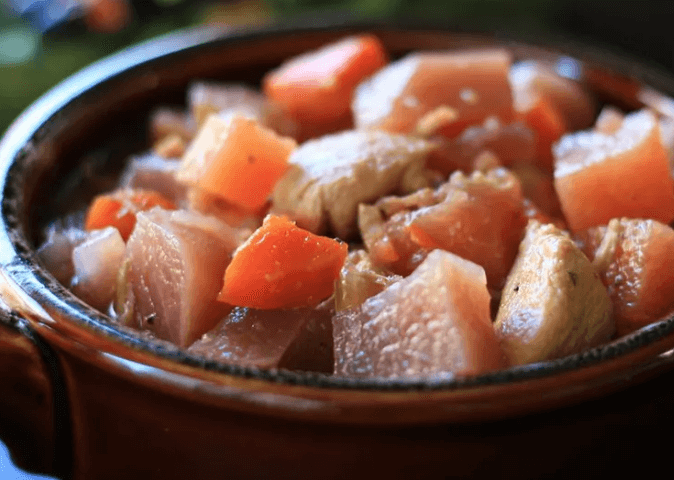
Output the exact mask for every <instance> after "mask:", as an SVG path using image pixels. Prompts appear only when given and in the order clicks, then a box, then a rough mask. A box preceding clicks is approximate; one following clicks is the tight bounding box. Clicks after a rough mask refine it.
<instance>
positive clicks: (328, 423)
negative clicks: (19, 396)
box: [0, 29, 674, 479]
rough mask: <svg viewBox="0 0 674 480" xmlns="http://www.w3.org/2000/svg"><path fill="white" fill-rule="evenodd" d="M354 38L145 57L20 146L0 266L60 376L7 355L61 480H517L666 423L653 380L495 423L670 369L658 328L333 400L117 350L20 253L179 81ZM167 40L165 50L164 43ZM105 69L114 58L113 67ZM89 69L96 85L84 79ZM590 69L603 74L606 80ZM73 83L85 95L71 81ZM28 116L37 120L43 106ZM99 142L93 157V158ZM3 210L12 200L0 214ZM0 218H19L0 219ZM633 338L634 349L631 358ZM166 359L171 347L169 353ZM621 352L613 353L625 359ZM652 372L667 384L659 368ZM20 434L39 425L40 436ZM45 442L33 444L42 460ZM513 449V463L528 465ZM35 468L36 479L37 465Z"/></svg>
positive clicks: (256, 40) (614, 91)
mask: <svg viewBox="0 0 674 480" xmlns="http://www.w3.org/2000/svg"><path fill="white" fill-rule="evenodd" d="M352 31H357V29H352V30H350V29H332V30H327V31H308V32H304V33H299V32H296V33H277V34H265V35H258V36H256V35H249V36H243V37H240V38H239V37H236V36H234V37H233V38H232V39H230V40H223V41H220V42H216V43H214V44H211V45H204V46H201V47H197V48H196V49H192V50H190V49H188V50H187V51H186V52H183V53H177V54H175V55H172V56H169V57H166V58H161V56H160V58H158V59H156V60H153V61H152V62H149V63H147V64H144V65H142V66H141V67H139V68H137V69H135V70H133V72H131V73H125V72H122V73H121V74H119V75H116V76H113V77H112V78H109V79H106V80H105V81H103V82H102V83H99V84H97V85H96V86H95V87H93V88H92V89H89V90H86V91H84V92H83V93H82V94H81V95H77V98H76V99H75V100H74V101H71V102H69V103H68V104H67V105H66V106H65V108H63V109H61V110H59V112H58V114H57V115H55V116H54V117H52V118H51V119H50V120H48V121H47V122H46V124H45V125H44V126H43V127H42V128H41V130H40V132H39V133H38V134H36V135H35V136H34V137H33V138H34V140H33V142H32V143H31V144H30V145H28V146H27V147H26V148H24V149H23V150H22V153H21V157H22V159H23V160H22V162H23V165H22V166H16V165H15V166H14V167H12V168H13V169H14V170H13V171H12V172H10V175H9V177H8V178H10V179H12V178H19V177H21V176H22V175H23V178H25V179H26V182H25V184H24V185H23V188H22V189H21V191H20V192H17V191H15V190H16V189H17V188H19V187H18V186H17V185H16V184H11V182H10V183H6V184H5V187H4V194H3V217H4V220H5V222H6V224H5V225H4V227H7V224H9V225H10V227H13V229H12V228H10V229H9V230H7V229H5V230H3V231H2V232H1V234H2V235H4V236H5V237H4V238H0V241H2V242H4V243H3V245H2V248H3V249H5V248H10V249H13V250H12V251H13V252H15V253H16V256H13V255H9V254H8V253H7V251H6V250H5V251H4V252H3V253H0V258H1V259H2V262H3V267H4V270H5V271H6V272H9V273H10V274H11V275H12V276H13V278H14V279H15V281H16V283H17V284H18V285H19V286H20V287H21V288H22V289H24V290H25V291H26V292H27V293H28V294H29V295H30V296H31V297H32V298H33V299H34V300H37V303H38V304H40V307H41V309H40V310H39V311H32V310H30V308H27V310H25V311H22V312H21V313H22V314H23V316H24V317H25V318H26V319H28V322H29V324H30V327H31V328H32V329H33V330H34V331H35V334H36V335H37V336H39V337H40V338H41V339H43V340H45V341H46V343H47V344H48V345H49V347H50V348H52V349H53V350H54V351H55V355H56V358H57V362H56V363H57V365H58V372H57V373H54V372H53V368H52V367H49V366H45V362H44V360H43V356H44V353H41V352H37V351H34V350H32V351H31V348H32V347H30V346H29V345H28V346H26V347H25V349H24V350H23V351H22V352H25V353H22V352H20V353H18V354H12V355H13V357H14V358H20V357H21V356H23V357H25V361H26V364H27V365H35V371H36V372H37V373H36V374H35V375H36V377H38V380H37V381H35V382H33V383H32V386H33V388H37V389H38V390H39V391H40V392H42V393H43V394H44V395H47V396H49V395H50V392H51V391H52V390H53V389H54V388H56V389H61V388H65V390H66V392H67V398H68V399H69V402H70V403H69V410H68V413H69V416H67V419H68V421H69V422H72V423H71V425H72V437H71V438H69V435H70V434H69V432H67V431H65V430H59V429H56V430H58V431H59V432H62V437H60V438H58V439H56V441H55V442H54V443H59V442H64V443H67V444H68V445H72V458H73V463H72V471H73V477H74V478H155V477H157V476H159V475H161V477H162V478H185V477H189V478H192V479H198V478H213V476H215V475H226V476H227V477H228V478H265V477H269V478H278V477H296V476H307V475H310V474H311V475H314V476H316V477H319V478H344V477H347V476H356V477H360V476H362V475H364V474H371V475H375V474H376V475H378V476H384V475H385V476H387V477H390V478H409V477H415V476H419V477H431V476H444V475H447V474H475V473H478V474H480V473H498V472H503V471H504V470H508V469H512V470H514V471H518V472H519V473H525V474H529V476H531V475H544V474H552V473H560V472H561V473H562V474H563V473H564V472H566V473H570V472H574V471H575V469H576V468H579V467H580V466H581V465H582V464H583V463H584V459H582V458H580V459H579V458H577V455H576V452H577V451H578V449H579V448H581V449H584V451H586V452H594V453H596V454H597V455H602V456H603V457H602V458H608V457H607V454H608V453H609V452H608V451H607V450H606V446H605V445H604V444H601V445H596V444H595V440H596V439H597V438H599V437H602V436H603V435H604V434H605V432H602V430H603V429H605V428H606V427H607V426H608V425H613V426H614V427H616V424H617V427H616V428H617V433H619V434H620V435H627V437H625V438H627V440H626V445H627V446H628V448H634V447H637V446H638V447H639V448H643V447H644V446H645V445H646V444H648V442H640V443H639V444H638V445H637V444H636V443H635V442H634V441H632V442H630V441H629V438H633V437H630V435H634V436H636V432H635V430H634V428H633V427H634V423H635V421H636V422H637V423H639V422H641V423H647V424H648V422H652V423H653V424H657V423H659V422H663V421H666V420H670V421H671V418H670V417H669V416H666V415H665V416H663V415H662V412H661V410H662V409H661V408H659V403H658V400H657V399H655V401H654V399H653V398H643V397H642V396H641V395H640V393H643V392H647V393H651V394H653V395H655V394H657V395H660V396H661V398H665V399H671V398H674V394H673V393H672V392H671V391H670V390H669V389H666V388H663V386H662V383H660V382H656V383H654V382H651V383H648V384H646V386H645V387H642V388H643V390H636V389H635V388H632V389H629V390H628V391H627V392H623V393H621V394H617V395H614V396H613V397H608V398H607V400H606V402H610V404H608V405H607V404H606V402H599V401H594V402H588V403H586V404H585V405H583V406H579V407H567V408H563V409H562V410H559V411H557V412H555V413H548V414H536V415H530V416H528V417H526V418H522V419H516V420H498V421H496V419H500V418H504V417H509V416H513V415H521V414H524V413H527V412H535V411H539V410H543V409H549V408H553V407H559V406H561V405H564V404H567V403H576V402H579V401H581V400H584V399H587V398H590V397H595V396H599V395H608V394H609V393H610V392H613V391H616V390H620V389H624V388H625V387H626V386H627V385H629V384H632V383H634V382H636V381H640V380H641V381H643V380H645V379H647V378H649V377H652V376H654V375H656V374H658V373H661V372H662V371H665V370H668V369H669V363H670V356H668V355H664V356H663V355H662V353H663V352H666V351H668V350H670V349H671V348H672V347H674V338H672V335H670V333H671V330H672V322H671V321H669V323H665V324H663V325H661V326H660V327H657V328H656V327H654V328H652V329H651V331H650V332H651V337H648V336H641V337H635V340H633V341H632V343H629V342H627V343H624V344H621V345H618V346H616V347H610V348H607V349H604V350H601V351H600V352H599V353H597V354H596V355H598V356H599V357H598V358H600V357H601V355H604V354H606V356H607V358H608V359H609V360H607V361H605V362H603V363H602V362H599V363H597V362H596V359H595V358H589V359H587V360H583V359H580V360H579V361H576V363H574V364H573V365H574V366H575V367H578V366H579V365H581V366H582V365H587V366H585V367H584V368H574V369H569V368H568V362H567V363H566V364H565V363H564V362H560V363H559V365H560V366H561V368H560V369H559V372H560V373H559V374H557V375H547V376H544V377H541V378H536V376H533V377H531V379H530V380H527V381H520V382H511V383H498V382H497V383H496V384H495V385H490V384H485V385H482V386H479V385H478V386H476V387H474V388H466V389H460V388H459V389H456V390H452V389H444V390H443V389H442V388H440V389H428V390H424V389H421V390H419V389H414V390H412V391H405V390H400V389H398V390H396V391H395V392H387V391H386V389H383V390H384V391H377V389H372V388H370V389H369V390H365V391H363V390H348V389H347V390H339V389H331V388H315V387H312V386H311V385H309V386H307V385H302V384H294V385H293V384H283V383H282V382H280V383H279V382H268V381H266V380H265V379H264V378H265V377H264V375H263V376H261V377H260V378H258V379H256V378H246V376H236V375H235V376H231V375H223V374H222V373H218V372H213V371H209V370H207V369H202V368H195V366H194V364H193V363H190V362H189V361H185V362H182V363H178V362H175V361H173V360H171V358H169V357H167V356H164V357H161V356H157V355H151V354H148V352H147V347H145V346H144V345H143V344H142V342H140V341H139V340H138V339H136V340H135V343H134V341H133V337H132V336H129V334H126V335H127V336H128V337H129V338H131V340H128V341H126V340H124V339H122V340H124V341H122V340H120V337H119V332H118V331H117V330H116V329H115V328H114V327H111V326H109V325H107V324H106V323H104V322H103V323H100V322H97V321H95V320H96V319H97V318H100V316H98V317H97V316H96V315H95V314H94V313H93V312H92V311H90V310H87V309H86V308H85V307H83V306H82V305H80V304H79V303H78V302H77V301H76V300H74V299H72V297H70V296H68V295H67V294H65V292H64V291H63V289H62V288H61V287H60V286H58V285H55V284H53V279H50V278H49V276H48V275H47V276H45V275H44V273H41V272H39V271H34V269H33V268H32V266H31V265H30V259H31V258H32V249H33V248H34V246H35V244H36V242H37V240H38V239H39V235H38V232H39V230H40V227H41V225H42V224H43V223H44V221H46V220H47V219H49V218H53V216H54V215H58V214H61V213H63V211H64V209H65V208H69V207H71V206H72V204H73V203H76V202H77V201H78V199H77V196H78V195H80V196H81V197H82V200H85V199H86V198H88V197H89V196H90V195H91V194H92V193H93V192H91V191H90V190H83V189H81V188H80V185H78V184H73V185H72V186H71V187H70V188H67V187H66V186H64V185H62V179H63V177H64V176H68V172H71V171H72V170H73V168H74V167H75V166H76V165H77V164H78V163H79V162H80V161H81V160H82V159H83V158H84V159H87V161H88V162H91V163H92V164H96V163H97V162H99V160H100V159H102V160H100V162H102V163H101V164H102V165H105V166H104V167H103V170H105V169H106V168H108V167H111V168H112V169H113V170H114V168H115V167H117V168H118V167H119V166H120V165H121V162H122V161H123V159H124V158H125V157H126V156H127V155H128V154H129V153H131V152H133V151H137V150H138V147H139V145H142V144H143V142H144V141H145V130H144V128H145V127H144V120H145V118H146V115H147V114H148V112H149V111H150V110H151V108H152V107H153V106H156V105H157V104H161V103H164V102H168V103H172V102H179V101H181V99H182V95H183V94H184V90H185V87H186V85H187V84H188V83H189V81H190V80H191V79H193V78H213V79H226V80H238V81H249V82H257V81H258V80H259V78H260V76H261V75H262V73H263V72H265V71H266V70H268V69H269V68H270V67H272V66H274V65H277V64H278V63H280V62H281V61H282V60H283V59H284V58H286V57H288V56H290V55H293V54H296V53H299V52H302V51H306V50H309V49H312V48H315V47H317V46H319V45H321V44H324V43H326V42H328V41H331V40H333V39H335V38H338V37H340V36H342V35H344V34H346V33H350V32H352ZM376 33H377V34H378V35H379V36H380V38H382V40H383V41H384V43H385V44H386V45H387V47H388V48H389V49H390V51H392V52H393V53H394V54H402V53H404V52H406V51H409V50H417V49H428V48H434V49H439V48H448V47H456V46H461V47H465V46H478V45H489V44H492V43H493V41H494V39H493V37H492V36H489V35H460V34H459V35H457V34H452V33H449V32H440V31H426V32H424V31H404V30H397V29H379V30H376ZM190 38H191V40H190V41H192V42H194V39H193V38H192V37H190ZM204 38H208V35H206V36H205V37H204ZM165 41H167V40H165ZM171 41H173V42H176V43H175V45H174V46H173V47H170V42H171ZM168 42H169V43H168V44H167V45H169V46H168V47H167V51H170V50H171V49H172V48H173V49H177V50H180V49H181V48H183V47H188V46H189V45H190V43H189V42H185V41H184V38H183V37H180V36H175V37H170V38H169V39H168ZM181 42H183V43H181ZM176 45H177V47H176ZM525 50H526V49H525ZM533 50H536V49H533ZM533 50H532V51H533ZM536 51H537V52H538V55H541V54H543V53H542V52H541V51H538V50H536ZM155 54H156V52H155ZM156 55H157V54H156ZM117 58H118V61H122V62H123V61H124V57H117ZM127 60H128V59H127ZM103 65H104V66H105V64H103ZM108 65H109V66H110V64H108ZM132 65H133V62H130V63H129V65H128V66H132ZM121 70H124V69H121ZM589 71H590V72H593V71H595V70H592V69H589ZM91 72H93V73H92V75H94V74H96V72H97V70H95V69H94V70H90V73H91ZM596 72H598V73H596V74H595V75H599V77H598V78H600V77H601V72H603V70H602V71H600V70H596ZM100 73H101V72H100V71H98V74H100ZM623 73H624V71H623ZM103 77H105V75H103ZM611 78H615V79H616V82H614V83H613V84H611V85H610V86H609V88H605V84H604V83H602V84H601V85H600V84H599V82H597V84H598V85H597V86H598V87H601V88H602V89H603V90H602V91H601V92H600V93H601V96H602V97H603V98H606V99H609V100H611V101H613V100H615V98H614V97H616V95H617V96H618V99H622V100H623V101H622V104H623V105H626V106H629V105H635V102H634V99H633V97H634V95H635V92H634V91H633V87H634V85H637V84H636V83H635V82H634V81H633V80H630V79H628V78H622V77H621V76H615V75H614V76H612V77H611ZM82 80H83V81H84V84H86V81H85V80H86V78H83V79H82ZM656 83H657V82H656ZM75 90H76V89H75ZM671 92H674V89H671V90H670V93H671ZM66 93H67V92H66ZM67 97H68V96H67V95H65V96H64V97H63V98H64V99H67ZM41 112H42V113H44V112H49V108H48V106H45V110H44V111H41ZM33 113H35V110H33ZM30 114H31V111H29V112H28V114H27V115H30ZM24 120H25V118H24ZM28 120H30V119H28ZM38 123H41V122H38ZM20 125H25V122H24V123H23V124H20ZM14 128H15V130H14V132H16V127H14ZM9 135H10V137H11V135H12V130H11V129H10V133H9ZM6 141H7V140H5V142H6ZM5 145H6V144H5ZM101 145H106V146H107V147H106V148H105V149H99V148H97V147H98V146H101ZM2 151H4V150H2V149H0V152H2ZM92 152H94V153H93V154H92ZM3 161H4V160H3ZM6 166H7V165H6V164H3V168H6ZM22 170H23V172H22ZM25 172H30V174H29V175H25ZM69 178H71V177H69ZM100 186H101V185H100V184H99V185H98V187H99V188H100ZM57 187H58V188H57ZM55 190H58V191H59V193H58V194H57V195H54V194H53V192H54V191H55ZM8 199H10V200H11V202H16V203H17V204H18V205H17V204H13V205H9V204H8V202H9V201H10V200H8ZM24 206H25V208H23V207H24ZM7 211H13V212H15V213H16V214H17V215H18V217H15V218H8V216H7V214H6V213H5V212H7ZM42 284H46V285H49V286H50V287H51V288H50V289H46V288H45V287H44V285H42ZM0 329H3V330H0V333H1V334H2V335H1V336H0V342H2V341H3V339H9V340H7V341H6V343H8V344H9V343H12V344H14V343H16V335H18V334H19V333H17V331H16V330H12V329H11V328H5V327H2V326H0ZM640 342H641V343H647V345H646V346H645V347H643V348H640V349H639V348H636V346H638V345H640V344H641V343H640ZM162 348H164V347H162ZM165 348H166V349H167V350H166V351H169V353H171V352H170V347H165ZM621 349H622V350H621ZM623 350H624V351H627V354H622V352H623ZM158 351H162V350H161V349H160V350H158ZM602 352H603V353H602ZM616 352H617V353H616ZM17 355H18V357H17ZM590 357H592V356H591V355H590ZM125 359H126V360H125ZM128 360H131V361H132V362H130V361H128ZM188 360H189V359H188ZM133 361H136V362H138V363H133ZM565 365H567V367H565ZM26 368H28V367H26ZM31 368H32V367H31ZM50 368H51V369H50ZM2 372H3V371H2V370H0V375H2V374H3V373H2ZM158 372H167V373H166V374H165V375H163V374H160V373H158ZM4 375H5V377H7V374H6V373H4ZM61 375H62V376H63V378H64V381H63V382H61V381H60V378H61V377H60V376H61ZM271 375H272V376H273V373H272V374H271ZM267 377H269V375H267ZM666 378H672V374H671V373H667V374H666ZM47 379H50V380H51V381H48V380H47ZM172 379H173V380H172ZM0 380H2V377H0ZM307 383H309V384H310V383H311V382H307ZM319 383H320V382H319ZM0 405H1V404H0ZM625 408H627V409H625ZM47 410H48V409H47ZM47 410H45V409H42V410H41V412H46V411H47ZM644 412H646V413H644ZM41 415H44V413H41ZM32 418H38V417H32ZM61 418H63V417H61ZM40 421H44V422H45V423H43V424H42V425H44V424H47V425H48V424H49V422H50V421H51V422H52V424H53V423H54V422H55V421H56V420H54V419H50V418H48V417H43V418H41V419H40ZM476 421H480V423H479V424H476V423H474V422H476ZM490 422H492V423H490ZM33 429H34V430H35V431H37V432H40V428H38V427H37V426H34V427H33ZM43 431H44V436H43V437H42V438H43V439H44V441H45V442H47V444H50V443H51V442H52V436H53V435H54V434H53V432H54V431H55V430H54V429H53V428H49V427H43ZM63 432H65V433H63ZM609 432H610V429H609ZM610 433H611V434H612V433H616V432H610ZM541 435H545V436H546V437H548V436H549V437H551V438H554V439H556V442H555V445H556V447H555V448H554V449H550V448H547V445H545V444H543V443H541V441H540V437H541ZM50 448H52V446H51V445H46V446H44V447H42V450H49V449H50ZM523 452H524V453H523ZM524 456H526V458H527V459H528V460H527V462H526V463H525V464H523V461H522V459H523V458H524ZM49 461H52V462H53V461H54V459H53V458H52V459H51V460H49ZM36 465H37V464H36ZM34 468H38V469H43V470H44V469H47V468H49V464H47V463H45V464H42V465H38V466H36V467H34Z"/></svg>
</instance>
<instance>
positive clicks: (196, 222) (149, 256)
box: [126, 208, 243, 347]
mask: <svg viewBox="0 0 674 480" xmlns="http://www.w3.org/2000/svg"><path fill="white" fill-rule="evenodd" d="M242 240H243V238H242V235H241V232H240V231H238V230H236V229H233V228H231V227H228V226H227V225H225V224H223V223H222V222H220V221H219V220H217V219H215V218H212V217H206V216H203V215H200V214H198V213H195V212H190V211H186V210H176V211H167V210H162V209H159V208H155V209H152V210H150V211H147V212H142V213H139V214H138V217H137V222H136V228H135V229H134V231H133V233H132V235H131V237H129V240H128V242H127V248H126V258H127V259H128V261H129V262H130V265H129V267H128V268H129V271H128V275H127V279H128V282H129V283H130V285H131V291H132V294H133V297H134V299H135V305H134V312H133V318H134V320H135V324H136V326H137V327H139V328H143V329H148V330H151V331H153V332H154V333H155V334H156V335H157V337H159V338H162V339H164V340H168V341H170V342H173V343H174V344H176V345H178V346H179V347H187V346H188V345H190V344H191V343H192V342H194V341H195V340H196V339H197V338H199V337H200V336H201V335H202V334H204V333H205V332H207V331H208V330H210V329H211V328H213V327H214V326H215V325H216V324H217V323H218V322H219V321H220V320H221V319H222V318H223V317H224V316H225V315H226V314H227V313H228V311H229V309H230V308H231V307H229V306H227V305H225V304H222V303H220V302H218V301H217V300H216V298H217V296H218V292H219V291H220V289H221V288H222V277H223V275H224V273H225V268H227V265H228V264H229V261H230V258H231V254H232V252H233V251H234V249H235V248H236V247H237V246H238V245H239V244H240V243H241V242H242Z"/></svg>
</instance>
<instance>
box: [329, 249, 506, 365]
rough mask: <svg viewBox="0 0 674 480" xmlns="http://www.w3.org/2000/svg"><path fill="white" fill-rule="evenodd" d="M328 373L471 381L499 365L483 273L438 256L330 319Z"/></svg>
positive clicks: (437, 252)
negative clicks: (331, 370) (331, 357)
mask: <svg viewBox="0 0 674 480" xmlns="http://www.w3.org/2000/svg"><path fill="white" fill-rule="evenodd" d="M333 335H334V342H335V374H336V375H344V376H355V377H400V376H421V375H423V376H427V375H433V374H440V373H449V372H451V373H453V374H456V375H475V374H481V373H485V372H487V371H490V370H494V369H498V368H501V367H504V366H505V361H504V358H503V354H502V352H501V349H500V348H499V345H498V341H497V339H496V336H495V334H494V330H493V328H492V324H491V317H490V312H489V292H488V291H487V286H486V277H485V274H484V270H483V269H482V268H481V267H480V266H478V265H476V264H474V263H472V262H469V261H467V260H464V259H462V258H460V257H458V256H456V255H453V254H451V253H448V252H443V251H441V250H435V251H433V252H431V253H430V254H429V255H428V257H427V258H426V260H425V261H424V262H423V263H422V264H421V265H420V266H419V268H417V269H416V270H415V271H414V273H412V274H411V275H410V276H409V277H407V278H405V279H402V280H400V281H399V282H396V283H393V284H392V285H390V286H389V287H388V288H386V289H385V290H384V291H382V292H381V293H379V294H377V295H375V296H374V297H371V298H369V299H368V300H366V301H365V302H364V303H363V304H362V305H360V306H359V307H357V308H352V309H348V310H343V311H341V312H339V313H338V314H337V315H336V316H335V318H334V320H333Z"/></svg>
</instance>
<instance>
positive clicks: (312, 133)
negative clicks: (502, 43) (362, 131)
mask: <svg viewBox="0 0 674 480" xmlns="http://www.w3.org/2000/svg"><path fill="white" fill-rule="evenodd" d="M387 61H388V58H387V55H386V51H385V49H384V46H383V45H382V43H381V41H380V40H379V39H378V38H377V37H375V36H374V35H367V34H365V35H355V36H350V37H346V38H343V39H341V40H339V41H337V42H333V43H330V44H328V45H325V46H323V47H321V48H319V49H317V50H314V51H310V52H306V53H304V54H302V55H298V56H295V57H293V58H290V59H289V60H287V61H286V62H284V63H283V64H282V65H281V66H279V67H278V68H276V69H274V70H272V71H270V72H268V73H267V74H266V75H265V77H264V78H263V80H262V88H263V90H264V92H265V94H266V95H267V96H268V97H269V98H271V99H273V100H274V101H276V102H277V103H278V104H279V105H280V106H281V108H282V110H283V111H284V112H287V114H288V115H290V116H291V117H292V118H294V119H295V120H297V123H298V124H299V126H300V137H301V139H302V140H306V139H309V138H315V137H318V136H322V135H325V134H329V133H334V132H337V131H340V130H345V129H349V128H353V121H352V116H351V109H350V106H351V98H352V97H353V92H354V89H355V88H356V85H358V84H359V83H360V82H361V81H363V80H364V79H366V78H367V77H369V76H370V75H372V74H373V73H374V72H376V71H377V70H379V69H380V68H381V67H383V66H384V65H385V64H386V63H387Z"/></svg>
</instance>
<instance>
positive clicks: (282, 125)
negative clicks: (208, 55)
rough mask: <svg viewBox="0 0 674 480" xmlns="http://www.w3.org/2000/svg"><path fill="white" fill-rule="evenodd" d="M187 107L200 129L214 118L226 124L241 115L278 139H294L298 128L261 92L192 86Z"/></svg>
mask: <svg viewBox="0 0 674 480" xmlns="http://www.w3.org/2000/svg"><path fill="white" fill-rule="evenodd" d="M187 104H188V108H189V110H190V112H191V113H192V116H193V117H194V118H195V119H196V121H197V124H198V125H200V126H203V124H204V123H205V122H206V119H207V118H208V117H209V116H211V115H213V114H218V115H220V116H221V117H222V118H223V119H225V120H226V119H227V118H228V117H230V116H231V115H234V114H241V115H243V116H244V117H248V118H252V119H255V120H257V121H258V122H259V123H260V124H261V125H264V126H265V127H267V128H271V129H272V130H274V131H275V132H276V133H278V134H279V135H285V136H291V137H294V136H295V135H296V134H297V128H298V127H297V125H296V123H295V122H294V121H293V120H292V119H291V118H290V117H288V116H287V115H285V114H284V113H283V112H282V111H281V109H280V108H279V107H278V106H277V105H275V104H273V103H272V102H270V101H269V100H268V99H267V98H266V97H265V96H264V95H263V94H262V92H260V91H258V90H256V89H254V88H252V87H249V86H247V85H241V84H231V83H211V82H195V83H193V84H192V85H190V87H189V89H188V90H187Z"/></svg>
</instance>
